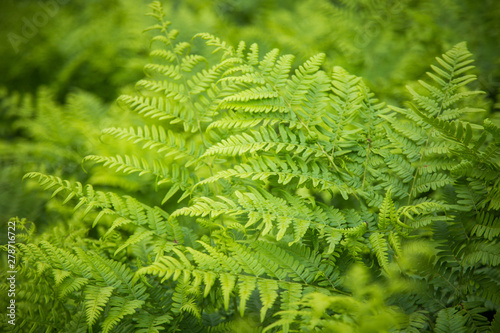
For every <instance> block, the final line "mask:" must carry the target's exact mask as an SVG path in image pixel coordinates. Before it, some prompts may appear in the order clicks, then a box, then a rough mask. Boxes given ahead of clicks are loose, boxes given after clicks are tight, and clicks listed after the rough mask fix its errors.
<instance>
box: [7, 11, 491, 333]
mask: <svg viewBox="0 0 500 333" xmlns="http://www.w3.org/2000/svg"><path fill="white" fill-rule="evenodd" d="M151 9H152V12H151V13H150V16H152V17H153V18H154V19H155V20H156V24H155V25H153V26H152V27H151V28H150V29H149V30H150V31H152V32H153V34H154V36H153V38H152V41H151V46H152V50H151V53H150V58H151V62H150V63H149V64H147V65H146V66H145V74H146V78H144V79H142V80H140V81H138V82H137V85H136V91H135V92H133V93H129V94H124V95H122V96H120V97H119V98H118V103H119V105H121V106H122V107H124V108H126V109H127V110H130V111H131V112H132V113H134V114H136V115H138V116H139V117H140V119H141V120H140V121H134V122H128V121H124V122H123V123H121V124H123V125H124V126H125V127H118V126H119V125H121V124H118V123H117V122H113V123H112V124H111V125H112V127H109V128H106V129H103V131H102V132H101V136H100V135H98V134H95V133H93V132H92V133H89V136H90V137H91V138H92V139H94V140H95V139H96V138H102V140H103V141H104V142H111V146H112V147H113V144H115V143H117V142H122V143H123V145H118V147H121V149H120V148H116V147H114V148H110V149H109V150H107V151H106V150H105V149H102V150H99V149H96V150H97V154H95V155H88V156H86V157H84V158H83V163H84V166H85V169H86V170H89V172H90V177H89V178H88V179H85V180H81V179H78V178H77V177H73V178H72V179H68V180H66V179H64V178H65V177H60V176H61V175H60V174H57V172H52V173H53V174H54V175H49V174H47V173H46V172H45V171H44V170H42V171H44V172H30V173H27V174H26V175H25V177H24V179H25V182H26V183H27V184H31V182H32V180H35V181H37V182H38V183H39V184H40V185H41V186H42V187H43V188H44V189H46V190H50V191H51V192H52V197H55V198H60V199H62V201H56V202H58V204H54V205H55V206H56V207H57V208H56V209H58V210H60V211H61V215H62V216H63V218H61V219H59V220H56V221H55V223H54V225H53V226H52V227H53V230H51V231H47V232H44V233H42V234H41V235H39V234H37V233H36V232H35V229H34V225H32V224H28V223H27V222H26V221H25V220H18V219H17V220H13V221H15V222H16V223H17V225H18V226H19V229H20V233H22V234H23V235H24V236H23V238H22V239H23V241H22V242H18V244H17V247H16V248H17V251H19V260H20V263H19V275H18V278H19V281H22V282H21V283H22V285H27V286H26V287H25V288H24V287H23V289H22V291H20V292H19V294H18V297H17V302H18V303H17V304H18V310H19V318H22V319H21V320H22V321H21V320H20V321H19V325H16V330H17V331H19V332H23V331H26V330H28V329H30V330H31V331H32V332H38V331H76V332H79V331H82V332H85V331H89V332H92V331H103V332H159V331H164V330H166V331H168V332H175V331H182V332H200V331H209V332H212V331H213V332H217V331H222V332H228V331H235V332H236V331H237V332H240V331H243V330H242V329H241V328H242V327H243V326H247V327H253V328H252V330H253V331H255V332H260V331H268V332H307V331H316V330H319V331H325V332H336V331H337V332H387V331H391V330H392V331H401V332H418V331H422V332H426V331H436V332H448V331H450V332H462V331H463V332H465V331H471V332H487V331H493V330H494V328H495V326H494V325H498V324H497V323H496V322H497V321H498V319H496V320H495V321H493V320H492V319H491V317H492V316H489V314H491V313H497V311H498V309H499V307H500V297H499V296H500V295H499V293H498V290H500V281H499V270H498V266H499V265H500V248H499V246H500V245H499V243H498V236H499V234H500V222H499V220H500V219H499V216H500V215H499V214H500V213H499V209H500V189H499V186H500V185H499V181H498V179H500V177H499V168H498V162H499V160H498V159H499V155H500V154H499V147H498V143H499V142H500V128H499V126H498V125H497V124H496V123H495V122H494V121H493V120H488V119H485V120H484V121H483V122H482V123H481V124H478V123H476V122H474V121H472V120H471V119H469V118H472V117H471V116H470V115H469V114H470V113H479V112H482V110H480V108H478V107H475V105H474V103H478V104H480V105H481V100H480V96H479V95H480V94H481V92H477V91H473V90H469V88H468V86H469V85H470V84H471V83H472V82H473V81H474V80H475V79H476V77H475V76H474V75H473V74H471V71H472V70H473V66H472V60H471V57H472V55H471V54H470V52H469V51H468V49H467V46H466V44H465V43H459V44H456V45H455V46H454V47H453V48H451V49H450V50H449V51H448V52H446V53H444V54H443V55H442V56H441V57H439V58H436V61H437V63H436V64H435V65H432V66H431V70H430V71H429V72H428V73H427V74H428V76H429V77H430V80H421V81H419V82H418V84H419V85H418V86H416V85H415V84H412V85H410V86H408V90H409V92H410V94H411V97H412V100H411V101H410V102H409V103H408V104H407V107H401V106H399V107H396V106H390V107H388V106H386V104H385V103H383V102H380V101H379V100H378V99H377V98H376V97H375V94H374V93H373V92H371V91H370V89H369V88H368V87H367V85H366V84H365V83H364V82H363V81H362V79H361V78H359V77H356V76H354V75H351V74H349V73H348V72H347V71H346V70H345V69H343V68H341V67H338V66H335V67H333V68H332V69H326V68H328V65H325V59H326V55H325V54H323V53H319V54H317V55H312V56H311V57H310V58H308V59H307V60H306V61H304V62H302V63H299V64H298V65H296V64H294V59H295V57H294V56H293V55H286V54H285V55H281V54H280V51H279V50H278V49H273V50H271V51H269V52H265V53H262V52H261V51H260V50H259V46H258V45H257V44H252V45H250V46H249V47H247V45H246V44H245V42H240V43H239V44H238V46H237V47H234V46H231V45H230V44H229V43H227V42H224V41H222V40H221V39H219V38H218V37H216V36H213V35H211V34H208V33H200V34H197V35H195V36H194V37H193V39H192V40H191V43H189V42H185V41H183V40H182V39H180V38H179V32H178V31H177V30H175V29H172V28H171V23H170V22H168V21H166V20H165V14H164V11H163V8H162V6H161V4H160V3H159V2H154V3H153V4H152V5H151ZM241 10H243V9H241ZM202 42H204V44H203V46H199V45H200V44H201V43H202ZM197 48H201V51H200V52H199V53H197V52H196V50H197ZM209 52H212V53H213V55H210V56H207V55H206V54H205V53H209ZM55 117H57V118H55V119H59V118H60V117H61V116H60V115H59V116H57V115H55ZM467 117H469V118H467ZM43 119H45V120H46V121H47V123H48V124H47V125H46V126H45V127H44V126H42V123H41V122H39V121H36V122H35V123H33V124H31V125H30V126H29V130H30V131H35V132H36V133H37V134H38V135H42V136H43V135H45V133H46V132H44V131H51V132H54V133H55V134H54V135H50V136H48V139H51V138H55V140H56V141H58V142H65V141H64V140H69V138H68V134H67V133H66V132H65V131H68V130H69V129H71V127H64V126H62V125H60V124H58V123H56V122H55V121H51V118H50V117H49V116H45V117H44V118H43ZM45 120H44V121H45ZM131 123H132V126H131ZM25 124H26V123H25ZM87 126H88V127H89V128H91V130H92V131H94V130H96V129H97V128H98V127H100V126H95V125H87ZM47 128H48V130H47ZM85 128H86V127H85ZM37 129H38V131H37ZM51 132H48V133H51ZM39 133H41V134H39ZM59 133H60V135H56V134H59ZM69 141H70V142H73V141H72V140H69ZM70 142H68V144H69V143H70ZM89 153H90V152H89ZM54 155H55V156H59V155H62V153H59V152H56V153H55V154H54ZM63 156H64V155H63ZM77 157H78V158H79V159H81V157H80V156H77ZM103 168H107V169H109V170H110V171H108V174H109V175H111V176H109V177H110V178H109V179H107V178H106V175H108V174H106V173H102V171H101V170H102V169H103ZM48 171H50V170H48ZM70 174H71V173H70ZM120 177H122V178H120ZM66 178H71V177H66ZM75 178H77V179H75ZM87 181H88V182H89V183H94V184H95V186H92V185H90V184H87V185H84V184H82V182H87ZM98 187H101V188H100V189H98ZM134 190H135V191H134ZM137 190H141V191H142V192H144V193H141V192H139V193H137ZM54 200H59V199H54ZM65 205H66V206H65ZM67 206H72V207H74V208H73V210H72V211H73V213H72V214H73V215H71V214H70V213H68V212H67V208H66V207H67ZM66 218H67V219H66ZM35 223H36V221H35ZM370 275H371V276H370ZM3 281H5V279H3ZM6 286H7V285H6V284H5V282H2V289H5V288H7V287H6ZM496 317H498V315H496Z"/></svg>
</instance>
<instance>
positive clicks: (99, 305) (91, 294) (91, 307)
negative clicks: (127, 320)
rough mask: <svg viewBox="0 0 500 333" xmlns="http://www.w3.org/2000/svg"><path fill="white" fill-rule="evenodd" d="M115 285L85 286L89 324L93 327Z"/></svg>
mask: <svg viewBox="0 0 500 333" xmlns="http://www.w3.org/2000/svg"><path fill="white" fill-rule="evenodd" d="M113 289H115V288H114V287H111V286H108V287H97V286H87V287H86V288H85V308H86V315H87V324H88V326H89V327H92V326H93V325H94V324H95V322H96V320H97V318H98V317H99V316H100V315H101V313H102V311H103V309H104V307H105V306H106V304H108V301H109V298H110V297H111V293H112V292H113Z"/></svg>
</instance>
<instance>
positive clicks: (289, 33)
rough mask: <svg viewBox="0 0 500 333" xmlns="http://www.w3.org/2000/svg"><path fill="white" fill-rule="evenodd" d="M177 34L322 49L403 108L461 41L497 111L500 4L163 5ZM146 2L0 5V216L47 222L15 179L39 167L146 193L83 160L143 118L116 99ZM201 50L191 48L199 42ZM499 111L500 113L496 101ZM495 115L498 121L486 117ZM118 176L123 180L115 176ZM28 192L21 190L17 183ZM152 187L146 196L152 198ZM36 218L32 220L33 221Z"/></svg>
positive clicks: (187, 0) (132, 65)
mask: <svg viewBox="0 0 500 333" xmlns="http://www.w3.org/2000/svg"><path fill="white" fill-rule="evenodd" d="M163 3H164V6H165V9H166V12H167V16H168V20H170V21H172V23H173V25H174V26H176V27H179V28H181V29H179V30H180V37H179V38H180V39H181V40H182V39H184V40H188V41H189V40H190V38H191V36H193V35H194V34H195V33H198V32H209V33H212V34H214V35H217V36H219V37H220V38H221V39H222V40H226V41H228V42H229V43H231V44H233V45H237V43H238V42H239V41H240V40H245V41H247V43H253V42H255V43H258V44H259V46H260V49H261V51H262V53H264V52H267V51H269V50H271V49H272V48H279V49H280V50H281V52H282V54H285V53H293V54H295V55H296V56H297V57H299V59H297V61H296V63H301V62H303V61H304V60H306V59H307V58H309V57H310V56H312V55H314V54H316V53H318V52H324V53H326V54H327V63H326V64H325V69H326V70H328V71H329V70H331V68H332V67H333V65H337V66H342V67H344V68H345V69H347V70H348V71H349V72H351V73H354V74H356V75H358V76H361V77H363V79H364V80H365V81H366V83H367V84H368V85H369V87H370V88H371V89H372V90H373V91H374V92H375V93H377V94H378V96H379V97H381V98H382V99H384V100H386V101H387V102H389V103H392V104H395V105H398V104H401V102H402V101H403V100H406V99H407V97H408V94H407V92H406V88H405V84H408V83H410V84H411V82H414V81H416V80H418V79H421V78H422V77H424V75H425V74H424V73H425V70H426V69H427V68H428V64H429V63H432V62H433V61H434V57H435V56H436V55H438V54H441V53H443V52H445V51H446V50H448V49H449V48H451V46H453V45H454V44H456V43H458V42H460V41H467V42H468V47H469V49H470V50H471V52H472V53H473V54H474V55H475V57H476V66H477V74H478V77H479V80H478V84H479V86H478V87H477V88H478V89H480V90H483V91H485V92H486V93H487V95H486V96H485V98H484V99H483V100H482V103H483V104H484V105H485V107H486V109H488V110H489V112H493V111H494V110H495V108H497V109H498V105H499V101H498V98H499V87H500V71H499V68H500V66H498V65H499V63H500V44H499V43H498V40H500V6H498V3H497V1H496V0H484V1H481V2H477V1H474V0H463V1H453V0H440V1H438V0H421V1H418V0H401V1H396V0H394V1H392V0H304V1H299V0H266V1H265V0H208V1H201V0H183V1H177V0H170V1H163ZM148 4H149V1H138V0H87V1H77V0H40V1H27V0H3V1H2V2H1V3H0V30H1V31H2V38H3V42H2V43H0V54H1V59H2V61H1V62H0V72H1V73H2V75H0V221H2V223H5V221H7V220H8V218H9V217H11V216H21V217H26V218H29V219H32V220H36V221H37V224H38V225H41V226H43V225H45V224H47V222H53V217H51V216H52V215H51V214H53V213H52V212H51V209H50V207H49V206H46V205H45V204H44V203H45V201H46V198H43V197H41V196H45V195H46V194H43V193H39V192H32V191H27V190H26V187H28V186H29V183H25V184H24V185H22V182H21V178H22V176H23V175H24V174H25V173H26V172H29V171H35V170H36V171H42V172H46V173H50V174H54V175H58V176H60V177H62V178H65V179H71V180H77V181H80V182H87V181H89V180H90V179H91V180H92V182H93V183H94V184H96V185H102V186H108V187H114V189H113V190H115V191H119V187H122V188H123V187H126V188H127V190H131V189H133V190H134V191H138V193H142V194H141V195H143V196H148V195H154V191H147V190H146V189H144V188H142V187H141V184H140V183H139V182H137V181H135V179H134V178H133V177H130V178H128V179H127V182H125V183H124V181H123V180H120V181H118V180H115V179H114V178H113V177H115V176H114V175H113V173H112V172H109V171H105V169H104V168H91V169H90V170H85V169H84V165H82V162H81V161H82V158H83V157H84V156H85V155H88V154H104V153H105V152H104V151H103V150H106V152H108V153H114V152H109V150H110V149H115V150H116V151H115V152H116V153H118V152H120V151H124V150H127V147H124V146H113V145H104V144H102V140H103V138H102V137H101V136H100V129H102V128H104V127H109V126H114V124H119V125H120V126H122V127H125V126H127V124H130V125H132V124H134V125H136V124H137V122H138V120H137V119H134V118H130V117H131V116H130V115H128V113H124V112H122V111H121V108H120V107H119V106H117V105H115V104H114V102H113V101H114V100H115V99H116V98H117V97H118V96H119V95H120V94H121V93H124V92H127V91H130V90H131V89H133V83H134V82H136V81H137V80H138V79H140V78H141V77H142V76H143V70H142V68H143V66H144V64H146V62H147V61H148V49H149V45H148V40H149V38H148V37H147V36H145V34H147V33H144V32H143V30H144V29H145V28H147V27H148V26H150V25H151V23H152V21H151V18H150V17H148V16H146V15H144V13H146V12H148V10H147V6H148ZM194 45H195V46H196V41H195V42H194ZM495 104H496V106H495ZM489 116H490V117H493V118H495V117H496V115H495V114H492V115H489ZM122 178H123V177H122ZM23 186H24V187H23ZM151 192H153V194H148V193H151ZM35 217H36V218H35Z"/></svg>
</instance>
